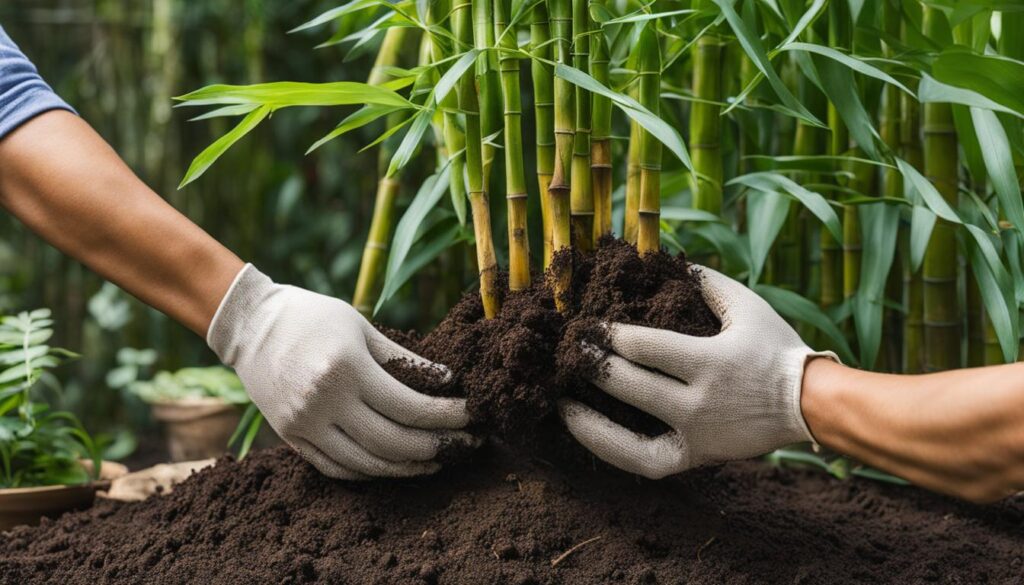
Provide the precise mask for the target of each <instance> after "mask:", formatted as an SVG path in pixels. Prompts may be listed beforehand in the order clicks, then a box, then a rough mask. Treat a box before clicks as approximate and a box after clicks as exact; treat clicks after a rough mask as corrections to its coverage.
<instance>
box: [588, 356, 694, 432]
mask: <svg viewBox="0 0 1024 585" xmlns="http://www.w3.org/2000/svg"><path fill="white" fill-rule="evenodd" d="M605 364H607V365H606V367H605V368H603V372H602V374H601V375H598V376H596V377H594V378H592V379H591V382H593V383H594V385H595V386H597V387H598V388H600V389H601V390H604V391H605V392H607V393H608V394H611V395H612V396H614V397H615V398H618V399H619V400H621V401H623V402H625V403H626V404H630V405H632V406H635V407H637V408H639V409H640V410H642V411H644V412H646V413H648V414H650V415H653V416H655V417H657V418H659V419H661V420H663V421H665V422H669V421H674V420H679V419H680V417H681V416H683V417H685V415H686V412H687V411H689V410H692V409H693V408H694V407H695V406H696V405H697V401H698V399H699V395H698V393H697V392H696V391H695V389H693V388H690V387H688V386H686V385H685V384H683V383H681V382H680V381H679V380H676V379H674V378H670V377H668V376H665V375H664V374H659V373H658V372H653V371H651V370H648V369H646V368H642V367H640V366H638V365H636V364H634V363H631V362H630V361H628V360H626V359H624V358H622V357H619V356H617V355H615V354H611V355H609V356H608V357H607V358H605Z"/></svg>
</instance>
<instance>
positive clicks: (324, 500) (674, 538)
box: [0, 445, 1024, 585]
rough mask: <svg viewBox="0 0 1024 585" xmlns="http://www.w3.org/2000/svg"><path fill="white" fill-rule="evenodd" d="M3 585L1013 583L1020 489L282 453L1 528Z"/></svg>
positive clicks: (226, 463) (739, 469) (745, 469)
mask: <svg viewBox="0 0 1024 585" xmlns="http://www.w3.org/2000/svg"><path fill="white" fill-rule="evenodd" d="M0 538H2V540H3V542H4V546H3V553H2V554H0V583H3V584H11V585H15V584H17V585H32V584H36V583H67V584H77V583H82V584H88V585H95V584H96V583H113V582H116V583H246V584H248V583H313V582H320V583H359V584H364V583H410V584H422V583H452V584H464V583H494V584H503V583H507V584H520V585H525V584H541V583H543V584H548V583H551V584H556V583H564V584H576V583H587V584H590V583H684V582H685V583H714V584H722V583H804V584H810V583H822V584H830V585H831V584H843V583H921V582H936V583H1020V582H1022V580H1024V564H1022V555H1024V500H1021V499H1014V500H1010V501H1006V502H1004V503H1001V504H997V505H992V506H984V507H982V506H973V505H969V504H964V503H960V502H956V501H953V500H949V499H946V498H943V497H941V496H936V495H933V494H929V493H926V492H923V491H919V490H917V489H914V488H902V487H897V486H890V485H885V484H878V483H870V482H868V481H865V480H852V481H850V482H840V481H837V480H834V479H832V478H830V477H828V476H825V475H822V474H818V473H815V472H808V471H800V470H792V469H776V468H772V467H769V466H767V465H766V464H763V463H758V462H740V463H732V464H728V465H725V466H722V467H719V468H713V469H704V470H699V471H696V472H691V473H688V474H685V475H682V476H677V477H674V478H669V479H666V480H662V481H659V482H653V481H646V480H638V479H636V478H633V477H629V476H626V475H624V474H608V473H603V472H593V471H589V470H586V469H572V470H566V469H555V468H553V467H551V466H550V464H548V463H546V462H544V461H540V460H537V459H528V458H526V456H525V455H524V454H523V452H522V451H509V450H506V449H504V448H499V447H496V446H493V445H491V446H489V447H487V448H486V452H484V453H480V455H479V457H478V461H477V462H475V464H473V465H465V466H461V467H460V468H455V469H449V470H445V471H443V472H441V474H439V475H436V476H433V477H428V478H419V479H413V480H402V481H382V482H374V483H351V482H341V481H334V480H330V479H328V478H326V477H324V476H322V475H320V474H319V473H318V472H317V471H316V470H315V469H314V468H313V467H312V466H310V465H308V464H307V463H305V462H304V461H302V460H301V459H300V458H299V457H298V456H297V455H295V454H293V453H292V452H291V451H289V450H288V449H286V448H283V447H282V448H276V449H271V450H265V451H258V452H255V453H254V454H252V455H251V456H250V457H249V458H247V459H246V460H245V461H242V462H236V461H233V460H231V459H224V460H222V461H220V462H219V464H218V465H217V466H216V467H214V468H211V469H207V470H204V471H202V472H200V473H199V474H197V475H196V476H194V477H192V478H191V479H189V480H188V481H186V482H185V483H184V484H182V485H181V486H179V487H178V488H177V489H175V491H174V492H173V493H171V494H170V495H167V496H162V497H156V498H151V499H150V500H147V501H144V502H137V503H127V504H126V503H118V502H111V501H103V502H100V503H99V504H97V506H96V507H95V508H93V509H91V510H87V511H83V512H77V513H72V514H68V515H65V516H64V517H62V518H61V519H59V520H57V521H47V522H45V523H44V524H43V525H42V526H41V527H38V528H19V529H15V530H13V531H11V532H9V533H7V534H4V535H2V536H0Z"/></svg>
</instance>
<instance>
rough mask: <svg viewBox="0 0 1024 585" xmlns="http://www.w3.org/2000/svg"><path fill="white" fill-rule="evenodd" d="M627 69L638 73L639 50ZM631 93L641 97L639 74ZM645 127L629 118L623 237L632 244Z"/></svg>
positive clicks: (638, 204) (637, 206) (631, 55)
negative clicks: (642, 138)
mask: <svg viewBox="0 0 1024 585" xmlns="http://www.w3.org/2000/svg"><path fill="white" fill-rule="evenodd" d="M626 69H627V70H629V71H631V72H633V73H634V74H636V72H637V69H638V68H637V52H636V51H635V50H634V51H632V52H630V54H629V57H628V58H627V59H626ZM629 95H630V97H632V98H633V99H639V97H640V83H639V76H637V78H636V79H634V82H633V83H631V84H630V87H629ZM643 131H644V129H643V127H642V126H640V124H638V123H637V121H636V120H634V119H632V118H630V120H629V148H628V151H627V152H626V215H625V218H624V219H623V226H622V237H623V239H625V240H626V241H627V242H629V243H631V244H636V243H637V242H636V237H637V229H638V226H639V224H640V146H641V144H640V142H641V136H643Z"/></svg>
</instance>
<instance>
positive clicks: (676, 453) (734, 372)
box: [559, 267, 838, 479]
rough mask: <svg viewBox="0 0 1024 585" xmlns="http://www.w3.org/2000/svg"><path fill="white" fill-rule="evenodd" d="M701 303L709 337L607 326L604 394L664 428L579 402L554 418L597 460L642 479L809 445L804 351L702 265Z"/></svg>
mask: <svg viewBox="0 0 1024 585" xmlns="http://www.w3.org/2000/svg"><path fill="white" fill-rule="evenodd" d="M698 270H699V271H700V273H701V274H702V276H703V283H702V284H703V291H704V300H705V301H706V302H707V304H708V307H710V308H711V310H712V311H713V312H714V313H715V315H717V316H718V318H719V320H720V321H721V322H722V331H721V333H719V334H718V335H715V336H713V337H691V336H689V335H683V334H680V333H675V332H672V331H664V330H659V329H650V328H647V327H638V326H635V325H624V324H611V325H610V326H609V334H610V337H611V346H612V349H613V350H614V353H612V354H610V355H609V356H608V358H607V369H606V375H603V376H599V377H597V378H596V379H595V380H593V382H594V383H595V384H596V385H597V386H598V387H599V388H601V389H602V390H604V391H605V392H607V393H609V394H611V395H612V396H614V397H616V398H618V399H619V400H622V401H623V402H626V403H628V404H631V405H633V406H635V407H637V408H639V409H640V410H643V411H645V412H647V413H648V414H651V415H653V416H655V417H657V418H659V419H661V420H662V421H664V422H665V423H667V424H668V425H669V426H671V427H672V429H673V430H672V431H671V432H668V433H665V434H664V435H661V436H659V437H654V438H648V437H646V436H644V435H640V434H638V433H635V432H633V431H631V430H629V429H626V428H624V427H622V426H620V425H618V424H615V423H613V422H612V421H611V420H609V419H608V418H607V417H605V416H604V415H601V414H599V413H597V412H596V411H594V410H593V409H591V408H589V407H587V406H584V405H583V404H580V403H579V402H575V401H570V400H566V401H563V402H562V403H561V404H560V405H559V409H560V413H561V415H562V418H563V420H564V421H565V424H566V426H567V427H568V428H569V431H570V432H571V433H572V434H573V436H574V437H575V438H576V439H577V440H578V441H579V442H580V443H581V444H582V445H583V446H584V447H586V448H587V449H589V450H590V451H592V452H593V453H594V454H595V455H596V456H598V457H599V458H601V459H603V460H604V461H606V462H608V463H610V464H612V465H614V466H616V467H619V468H621V469H624V470H626V471H629V472H632V473H637V474H640V475H643V476H645V477H649V478H651V479H658V478H661V477H665V476H666V475H670V474H673V473H678V472H680V471H684V470H686V469H690V468H693V467H697V466H700V465H704V464H708V463H717V462H722V461H727V460H732V459H743V458H746V457H752V456H755V455H760V454H762V453H766V452H769V451H771V450H773V449H775V448H777V447H781V446H783V445H787V444H790V443H795V442H799V441H813V440H814V438H813V437H812V436H811V433H810V431H809V430H808V428H807V424H806V423H805V422H804V417H803V415H802V414H801V411H800V391H801V385H802V383H803V375H804V365H805V363H806V362H807V361H808V359H809V358H811V357H813V356H827V357H830V358H832V359H835V360H836V361H838V358H837V357H836V355H835V354H834V353H832V352H816V351H813V350H811V348H809V347H807V346H806V345H805V344H804V343H803V341H801V340H800V336H798V335H797V333H796V331H794V330H793V328H791V327H790V326H789V325H788V324H787V323H786V322H785V321H784V320H783V319H782V317H780V316H779V315H778V314H776V313H775V311H774V310H772V308H771V307H770V306H768V303H766V302H765V301H764V300H763V299H762V298H761V297H759V296H758V295H757V294H756V293H754V292H753V291H751V290H750V289H748V288H747V287H745V286H743V285H742V284H740V283H738V282H736V281H734V280H732V279H730V278H729V277H727V276H725V275H723V274H720V273H718V272H715V271H714V270H711V269H709V268H703V267H702V268H699V269H698Z"/></svg>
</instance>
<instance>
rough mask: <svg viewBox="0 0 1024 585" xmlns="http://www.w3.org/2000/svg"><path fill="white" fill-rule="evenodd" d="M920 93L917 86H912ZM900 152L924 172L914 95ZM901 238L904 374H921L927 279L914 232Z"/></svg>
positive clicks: (905, 103)
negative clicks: (917, 259)
mask: <svg viewBox="0 0 1024 585" xmlns="http://www.w3.org/2000/svg"><path fill="white" fill-rule="evenodd" d="M911 89H912V90H916V89H917V88H916V87H911ZM899 132H900V153H901V154H902V156H903V159H904V160H906V161H907V162H908V163H910V164H911V165H913V167H914V168H916V169H918V170H921V169H923V168H924V154H923V152H922V150H921V140H920V136H921V109H920V106H919V104H918V102H917V100H916V99H915V98H914V97H913V96H908V95H906V94H903V93H901V94H900V127H899ZM902 231H903V233H902V234H901V237H900V242H901V244H900V245H901V246H902V248H903V250H904V251H903V254H902V256H903V257H904V258H907V259H908V261H907V262H906V263H905V264H904V268H903V305H904V306H905V307H906V309H907V314H906V317H904V319H903V357H902V362H903V373H905V374H920V373H922V372H924V371H925V360H924V280H923V279H922V274H921V271H920V270H917V271H911V269H910V262H909V258H910V230H909V228H908V227H907V226H905V225H904V226H903V228H902Z"/></svg>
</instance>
